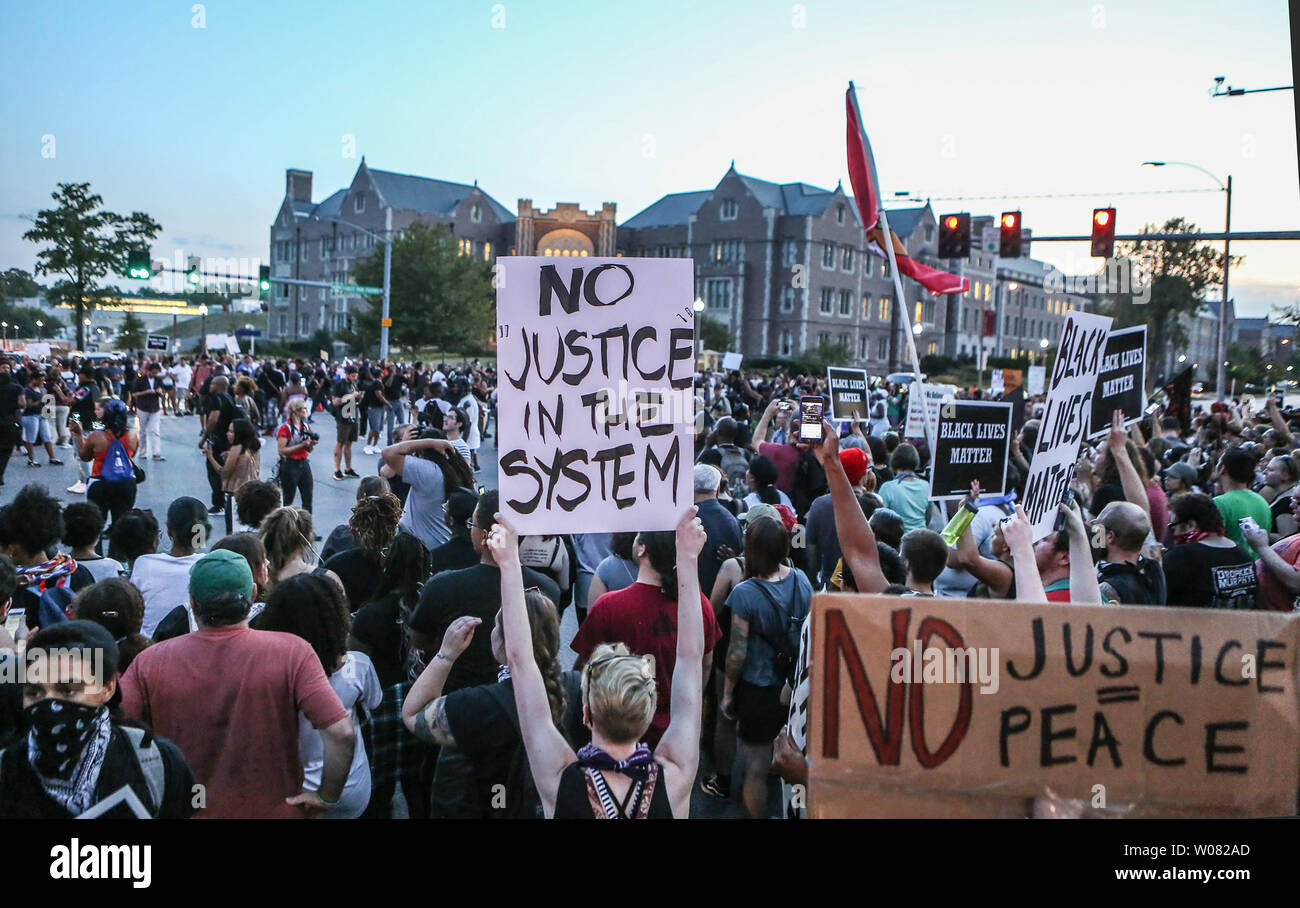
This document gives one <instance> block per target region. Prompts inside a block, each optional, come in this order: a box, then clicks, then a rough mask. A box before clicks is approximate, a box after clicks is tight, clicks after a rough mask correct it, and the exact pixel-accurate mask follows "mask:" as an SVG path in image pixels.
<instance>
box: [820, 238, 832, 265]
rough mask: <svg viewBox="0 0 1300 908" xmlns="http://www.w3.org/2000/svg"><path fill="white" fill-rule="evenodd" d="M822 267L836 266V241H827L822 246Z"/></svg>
mask: <svg viewBox="0 0 1300 908" xmlns="http://www.w3.org/2000/svg"><path fill="white" fill-rule="evenodd" d="M822 267H823V268H834V267H835V244H834V243H826V244H825V245H824V246H822Z"/></svg>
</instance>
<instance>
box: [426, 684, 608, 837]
mask: <svg viewBox="0 0 1300 908" xmlns="http://www.w3.org/2000/svg"><path fill="white" fill-rule="evenodd" d="M561 681H562V683H563V684H564V700H565V711H564V713H565V714H564V726H565V727H564V728H562V729H561V730H560V731H561V733H562V734H563V735H564V737H565V739H566V740H568V741H570V743H573V744H576V743H578V742H577V740H576V737H577V734H578V732H577V728H575V713H576V726H577V727H578V728H580V727H582V674H581V673H580V672H576V671H567V672H564V673H563V674H562V675H561ZM487 691H488V694H489V695H490V696H491V697H492V699H494V700H495V701H496V702H497V704H498V705H499V706H500V707H501V708H502V709H503V710H504V711H505V713H506V715H508V716H509V717H510V721H511V723H512V724H513V725H514V727H515V731H516V732H519V713H518V712H517V711H516V708H515V698H514V693H513V689H512V690H509V691H508V690H506V689H505V687H504V685H501V684H496V685H492V686H490V687H488V688H487ZM501 784H503V785H504V786H505V791H506V806H505V812H504V814H503V815H502V816H503V818H505V819H512V820H516V819H518V820H523V819H541V818H542V805H541V800H540V799H539V798H538V795H537V786H536V785H535V784H534V783H533V773H532V769H531V768H530V767H529V765H528V752H527V750H526V749H525V747H524V741H523V736H522V734H521V735H520V738H519V740H518V741H517V742H516V743H515V746H514V748H513V750H512V752H511V754H510V762H509V764H508V767H507V770H506V775H505V777H504V778H503V779H502V780H501ZM430 801H431V803H430V806H429V817H430V819H442V820H450V819H474V820H483V819H490V818H491V816H492V814H490V813H488V812H485V810H484V805H483V801H482V796H481V794H480V792H479V784H478V774H477V773H476V772H475V764H474V761H473V759H471V758H470V757H469V755H467V754H466V753H465V752H464V751H462V750H460V749H459V748H457V747H443V748H442V749H441V750H440V751H439V752H438V761H437V768H436V769H435V770H434V776H433V785H432V790H431V792H430Z"/></svg>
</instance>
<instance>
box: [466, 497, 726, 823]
mask: <svg viewBox="0 0 1300 908" xmlns="http://www.w3.org/2000/svg"><path fill="white" fill-rule="evenodd" d="M697 510H698V509H697V508H695V507H691V508H690V509H689V510H688V511H687V512H686V513H685V514H684V515H683V516H682V519H681V521H680V522H679V523H678V524H677V528H676V540H677V542H676V544H677V566H678V572H677V652H676V661H677V662H678V663H680V664H681V665H683V666H691V667H692V668H693V667H694V666H697V665H700V664H701V662H702V660H703V658H704V614H703V612H702V611H701V609H700V606H699V602H700V590H699V575H698V571H697V560H698V558H699V554H700V551H701V549H703V547H704V541H705V534H704V526H703V524H702V523H701V522H700V520H699V518H698V517H696V513H697ZM496 521H497V522H496V523H495V524H494V525H493V527H492V532H491V533H490V534H489V536H488V540H487V546H488V551H489V552H490V553H491V555H492V559H493V560H494V561H495V562H496V564H497V566H498V567H499V568H500V569H501V625H502V630H503V632H504V636H505V644H506V657H507V660H508V664H509V669H510V675H511V678H512V680H513V682H514V685H513V686H514V697H515V706H516V710H517V712H518V715H519V729H520V733H521V735H522V737H523V740H524V748H525V750H526V751H527V754H528V765H529V768H530V770H531V772H532V776H533V782H534V784H535V785H536V788H537V793H538V797H539V799H540V801H541V804H542V812H543V815H544V816H546V817H548V818H555V819H578V818H587V819H590V818H606V819H645V818H665V819H667V818H671V817H680V818H683V819H684V818H686V817H687V816H689V815H690V802H691V788H692V786H693V785H694V782H695V772H696V769H697V768H698V765H699V758H700V695H701V687H702V678H701V673H700V672H698V671H694V670H690V671H675V672H673V686H672V717H671V720H670V722H669V725H668V729H667V731H665V732H664V734H663V736H662V737H661V738H660V740H659V744H658V746H657V747H656V748H655V750H654V751H651V750H650V748H649V747H647V746H645V745H644V744H641V743H639V742H640V740H641V737H642V736H643V735H644V734H645V732H646V729H648V728H649V727H650V720H651V719H652V718H653V717H654V712H655V703H656V700H657V694H656V688H655V665H654V662H653V660H652V659H648V658H647V657H645V656H638V655H634V654H631V653H629V652H628V651H627V647H625V646H623V645H621V644H613V645H610V644H602V645H601V646H598V647H597V648H596V650H595V651H594V652H593V653H592V658H591V660H590V661H589V662H588V663H587V665H586V667H585V668H584V669H583V673H582V712H583V722H584V723H585V724H586V725H587V726H588V727H590V729H591V743H590V744H588V745H586V746H585V747H583V748H582V749H580V750H579V751H578V752H577V753H576V754H575V753H574V752H573V749H572V748H571V747H570V746H569V744H568V743H567V742H566V741H565V740H564V737H563V736H562V735H561V734H560V732H559V730H558V729H557V728H556V725H555V722H556V717H555V715H554V713H553V711H552V704H551V700H550V698H549V697H548V695H547V684H546V682H545V680H544V679H543V675H542V671H541V669H540V668H539V667H538V664H537V660H536V657H535V656H534V653H533V644H532V634H531V633H530V627H529V620H528V609H527V605H526V601H525V592H524V581H523V573H522V568H521V567H520V564H519V539H518V536H517V535H516V533H515V530H514V528H513V527H512V526H510V524H509V523H507V522H506V521H505V520H504V519H503V518H502V516H501V515H500V514H497V515H496Z"/></svg>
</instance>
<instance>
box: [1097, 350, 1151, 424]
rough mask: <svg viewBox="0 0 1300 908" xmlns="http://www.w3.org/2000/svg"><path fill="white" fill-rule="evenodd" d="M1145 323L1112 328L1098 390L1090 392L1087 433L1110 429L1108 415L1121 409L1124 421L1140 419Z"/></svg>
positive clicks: (1143, 401) (1144, 373)
mask: <svg viewBox="0 0 1300 908" xmlns="http://www.w3.org/2000/svg"><path fill="white" fill-rule="evenodd" d="M1146 382H1147V326H1146V325H1138V326H1137V327H1136V328H1125V329H1123V330H1122V331H1112V332H1111V333H1110V338H1109V339H1108V340H1107V341H1106V352H1105V354H1104V355H1103V356H1102V359H1101V372H1099V373H1097V390H1096V392H1095V393H1094V394H1093V395H1092V422H1091V424H1090V428H1089V429H1088V437H1089V438H1096V437H1097V436H1099V435H1105V434H1106V433H1107V432H1108V431H1109V430H1110V418H1111V415H1112V414H1113V413H1114V412H1115V411H1116V410H1123V411H1124V425H1126V426H1131V425H1132V424H1133V423H1135V422H1137V421H1139V420H1140V419H1142V411H1143V409H1145V407H1146Z"/></svg>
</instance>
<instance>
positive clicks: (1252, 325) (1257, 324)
mask: <svg viewBox="0 0 1300 908" xmlns="http://www.w3.org/2000/svg"><path fill="white" fill-rule="evenodd" d="M1267 329H1268V318H1267V317H1264V318H1239V319H1237V330H1238V331H1265V330H1267Z"/></svg>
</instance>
